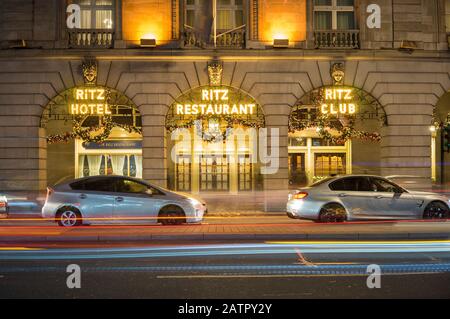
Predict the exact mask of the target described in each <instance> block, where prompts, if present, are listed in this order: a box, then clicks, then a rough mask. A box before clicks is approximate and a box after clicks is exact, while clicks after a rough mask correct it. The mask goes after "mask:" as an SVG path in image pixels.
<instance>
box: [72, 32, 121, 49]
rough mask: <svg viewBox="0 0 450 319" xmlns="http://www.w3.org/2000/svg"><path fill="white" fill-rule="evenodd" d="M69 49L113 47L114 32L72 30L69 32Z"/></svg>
mask: <svg viewBox="0 0 450 319" xmlns="http://www.w3.org/2000/svg"><path fill="white" fill-rule="evenodd" d="M68 33H69V47H70V48H90V49H109V48H112V47H113V46H114V30H111V29H74V30H69V31H68Z"/></svg>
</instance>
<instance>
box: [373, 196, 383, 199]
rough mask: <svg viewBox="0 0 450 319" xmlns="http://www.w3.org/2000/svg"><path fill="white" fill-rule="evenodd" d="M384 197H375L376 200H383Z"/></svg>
mask: <svg viewBox="0 0 450 319" xmlns="http://www.w3.org/2000/svg"><path fill="white" fill-rule="evenodd" d="M383 198H384V197H383V196H375V199H383Z"/></svg>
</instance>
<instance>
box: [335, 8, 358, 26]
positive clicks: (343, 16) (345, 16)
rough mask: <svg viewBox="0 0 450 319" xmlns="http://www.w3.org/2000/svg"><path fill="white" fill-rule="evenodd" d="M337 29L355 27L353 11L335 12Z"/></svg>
mask: <svg viewBox="0 0 450 319" xmlns="http://www.w3.org/2000/svg"><path fill="white" fill-rule="evenodd" d="M337 27H338V30H353V29H355V18H354V15H353V12H338V14H337Z"/></svg>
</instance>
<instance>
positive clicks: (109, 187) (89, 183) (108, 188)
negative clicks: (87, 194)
mask: <svg viewBox="0 0 450 319" xmlns="http://www.w3.org/2000/svg"><path fill="white" fill-rule="evenodd" d="M70 187H71V188H72V189H73V190H84V191H97V192H115V187H114V180H113V179H112V178H96V179H93V180H84V181H80V182H76V183H72V184H70Z"/></svg>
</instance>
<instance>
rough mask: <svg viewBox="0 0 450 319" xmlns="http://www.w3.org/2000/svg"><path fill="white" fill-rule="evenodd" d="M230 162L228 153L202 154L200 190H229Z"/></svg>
mask: <svg viewBox="0 0 450 319" xmlns="http://www.w3.org/2000/svg"><path fill="white" fill-rule="evenodd" d="M229 175H230V164H229V163H228V159H227V156H226V155H201V157H200V191H229V189H230V178H229V177H230V176H229Z"/></svg>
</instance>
